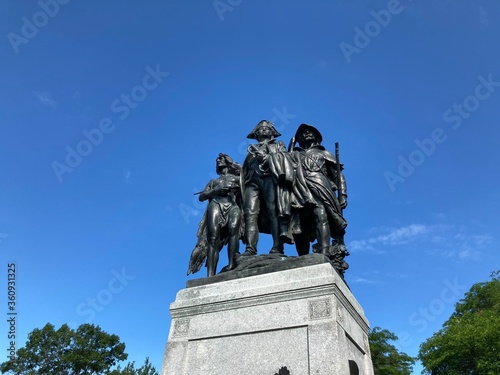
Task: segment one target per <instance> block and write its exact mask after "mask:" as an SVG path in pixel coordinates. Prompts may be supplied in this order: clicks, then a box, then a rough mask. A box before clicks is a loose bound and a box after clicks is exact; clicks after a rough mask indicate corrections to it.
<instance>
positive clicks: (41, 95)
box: [34, 91, 57, 108]
mask: <svg viewBox="0 0 500 375" xmlns="http://www.w3.org/2000/svg"><path fill="white" fill-rule="evenodd" d="M34 94H35V96H36V98H37V100H38V102H39V103H41V104H43V105H46V106H49V107H51V108H57V103H56V101H55V100H54V99H52V94H51V93H50V92H47V91H43V92H41V91H37V92H34Z"/></svg>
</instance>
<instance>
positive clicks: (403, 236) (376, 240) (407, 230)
mask: <svg viewBox="0 0 500 375" xmlns="http://www.w3.org/2000/svg"><path fill="white" fill-rule="evenodd" d="M428 232H429V228H428V227H426V226H425V225H420V224H411V225H408V226H405V227H400V228H393V229H391V230H389V233H386V234H380V235H378V236H375V237H372V238H369V239H367V240H356V241H351V242H350V243H349V245H348V248H349V251H363V250H364V251H374V252H377V253H384V252H385V251H382V250H378V249H377V246H376V245H384V246H387V245H389V246H393V245H403V244H407V243H409V242H411V241H414V240H416V239H418V238H420V237H422V236H423V235H424V234H427V233H428Z"/></svg>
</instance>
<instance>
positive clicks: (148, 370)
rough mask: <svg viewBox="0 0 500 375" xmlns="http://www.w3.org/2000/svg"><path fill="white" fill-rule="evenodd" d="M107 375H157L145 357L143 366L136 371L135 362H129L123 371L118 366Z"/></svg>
mask: <svg viewBox="0 0 500 375" xmlns="http://www.w3.org/2000/svg"><path fill="white" fill-rule="evenodd" d="M109 375H158V371H156V369H155V368H154V367H153V365H152V364H151V362H149V357H147V358H146V361H145V362H144V365H142V366H141V367H139V368H138V369H136V368H135V362H129V363H128V364H127V366H125V367H124V368H123V369H122V368H121V366H118V368H117V369H116V370H113V371H111V372H110V373H109Z"/></svg>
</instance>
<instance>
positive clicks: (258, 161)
mask: <svg viewBox="0 0 500 375" xmlns="http://www.w3.org/2000/svg"><path fill="white" fill-rule="evenodd" d="M280 135H281V134H280V133H279V132H278V131H277V130H276V129H275V128H274V125H273V123H272V122H269V121H266V120H262V121H260V122H259V123H258V124H257V126H256V127H255V128H254V129H253V130H252V132H251V133H250V134H249V135H248V136H247V138H250V139H256V140H257V141H258V143H256V144H252V145H250V146H249V147H248V154H247V157H246V159H245V161H244V163H243V171H242V182H241V185H242V190H243V207H244V217H245V239H246V251H245V252H244V253H243V254H242V255H255V254H257V242H258V240H259V232H262V233H270V234H271V235H272V238H273V246H272V248H271V251H270V254H283V244H284V243H293V238H292V236H291V233H289V223H290V216H291V208H290V193H291V187H292V184H293V178H294V177H293V175H294V168H293V161H292V160H291V157H290V155H289V154H288V153H287V152H286V148H285V144H284V143H283V142H282V141H276V140H275V138H276V137H279V136H280Z"/></svg>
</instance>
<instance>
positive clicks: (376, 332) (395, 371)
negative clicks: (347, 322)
mask: <svg viewBox="0 0 500 375" xmlns="http://www.w3.org/2000/svg"><path fill="white" fill-rule="evenodd" d="M397 340H398V337H397V336H396V335H395V334H394V333H392V332H390V331H388V330H386V329H381V328H380V327H375V328H373V329H372V330H371V331H370V334H369V335H368V341H369V342H370V352H371V355H372V362H373V370H374V373H375V375H410V374H411V371H412V369H413V364H414V363H415V358H413V357H410V356H409V355H408V354H406V353H402V352H400V351H399V350H398V349H396V347H395V346H394V345H392V344H390V343H389V341H397Z"/></svg>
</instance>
